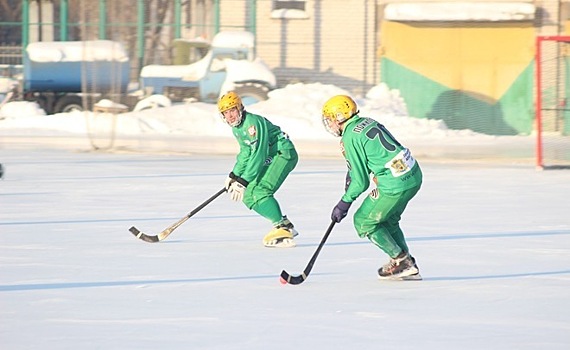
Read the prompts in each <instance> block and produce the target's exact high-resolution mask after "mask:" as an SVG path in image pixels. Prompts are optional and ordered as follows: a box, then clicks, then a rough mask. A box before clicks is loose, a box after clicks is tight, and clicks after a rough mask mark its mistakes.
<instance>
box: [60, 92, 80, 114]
mask: <svg viewBox="0 0 570 350" xmlns="http://www.w3.org/2000/svg"><path fill="white" fill-rule="evenodd" d="M83 110H84V108H83V101H82V100H81V97H79V96H63V97H62V98H60V99H59V101H57V103H56V104H55V107H54V111H53V112H54V113H68V112H73V111H83Z"/></svg>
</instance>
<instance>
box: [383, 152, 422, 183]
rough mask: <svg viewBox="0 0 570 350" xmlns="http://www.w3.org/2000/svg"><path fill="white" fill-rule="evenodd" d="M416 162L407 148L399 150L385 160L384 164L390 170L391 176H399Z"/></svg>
mask: <svg viewBox="0 0 570 350" xmlns="http://www.w3.org/2000/svg"><path fill="white" fill-rule="evenodd" d="M414 164H416V160H415V158H414V157H412V153H411V152H410V150H409V149H407V148H405V149H403V150H401V151H400V152H399V153H398V154H397V155H396V156H395V157H394V158H392V159H391V160H390V161H389V162H387V163H386V164H385V165H384V166H385V167H386V168H388V169H390V171H391V172H392V176H394V177H400V176H402V175H404V174H406V173H407V172H409V171H410V170H411V169H412V167H413V166H414Z"/></svg>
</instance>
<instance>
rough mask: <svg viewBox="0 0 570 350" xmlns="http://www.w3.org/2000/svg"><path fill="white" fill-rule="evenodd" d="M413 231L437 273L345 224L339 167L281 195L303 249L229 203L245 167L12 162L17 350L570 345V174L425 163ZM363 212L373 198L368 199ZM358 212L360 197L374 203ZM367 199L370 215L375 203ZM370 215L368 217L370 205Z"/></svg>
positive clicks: (7, 184) (423, 259)
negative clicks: (396, 259) (229, 179)
mask: <svg viewBox="0 0 570 350" xmlns="http://www.w3.org/2000/svg"><path fill="white" fill-rule="evenodd" d="M419 161H420V164H421V165H422V167H423V171H424V186H423V188H422V190H421V191H420V193H419V194H418V196H417V197H416V198H415V199H414V200H412V202H411V203H410V205H409V207H408V210H407V211H406V213H405V214H404V217H403V220H402V227H403V229H404V231H405V233H406V235H407V237H408V243H409V245H410V248H411V252H412V254H413V255H414V256H415V257H416V259H417V261H418V265H419V268H420V270H421V273H422V275H423V277H424V280H423V281H421V282H381V281H378V280H377V278H376V269H377V268H378V267H379V266H381V265H382V264H384V263H385V262H386V261H387V256H386V255H384V254H383V253H382V252H381V251H380V250H378V249H377V248H376V247H374V246H373V245H372V244H371V243H369V242H368V241H366V240H361V239H359V238H358V236H357V235H356V232H355V231H354V229H353V227H352V223H351V219H352V214H353V213H354V211H355V210H356V207H357V205H358V204H355V205H353V207H352V208H351V211H350V212H349V217H348V218H347V219H345V220H344V221H343V222H342V223H340V224H338V225H336V226H335V228H334V230H333V232H332V234H331V236H330V238H329V240H328V241H327V243H326V244H325V246H324V248H323V250H322V251H321V254H320V256H319V258H318V260H317V262H316V264H315V266H314V268H313V271H312V273H311V275H310V276H309V277H308V279H307V280H306V281H305V282H304V283H303V284H301V285H298V286H291V285H281V284H280V283H279V281H278V278H279V273H280V272H281V270H282V269H285V270H287V271H288V272H290V273H291V274H300V273H301V272H302V270H303V269H304V267H305V266H306V264H307V262H308V261H309V259H310V257H311V256H312V254H313V252H314V251H315V249H316V248H317V245H318V243H319V242H320V240H321V238H322V236H323V234H324V232H325V230H326V228H327V227H328V225H329V223H330V211H331V209H332V207H333V206H334V205H335V204H336V202H337V201H338V200H339V198H340V196H341V194H342V189H343V181H344V175H345V171H346V170H345V164H344V161H343V160H342V159H340V158H328V159H318V158H311V159H309V158H301V160H300V162H299V165H298V166H297V168H296V169H295V170H294V171H293V173H292V174H291V176H290V177H289V178H288V179H287V181H286V182H285V184H284V186H283V187H282V189H281V190H280V191H279V192H278V193H277V198H278V200H279V201H280V203H281V205H282V208H283V211H284V212H285V213H286V214H287V215H288V216H289V218H290V219H291V220H292V221H293V222H294V223H295V225H296V227H297V229H298V230H299V232H300V236H299V237H298V239H297V242H298V246H297V247H296V248H292V249H269V248H264V247H263V246H262V245H261V239H262V237H263V236H264V235H265V234H266V233H267V232H268V231H269V229H270V225H269V223H268V222H266V221H265V220H264V219H262V218H261V217H259V216H257V215H255V213H254V212H251V211H249V210H247V209H246V208H245V206H243V205H242V204H241V203H234V202H232V201H230V200H229V198H228V196H226V195H223V196H221V197H219V198H218V199H216V200H215V201H213V202H212V203H211V204H209V205H208V206H207V207H206V208H204V209H203V210H202V211H200V212H199V213H198V214H196V215H195V216H194V217H192V218H190V219H189V220H188V221H187V222H186V223H184V224H183V225H182V226H180V227H179V228H178V229H177V230H176V231H174V232H173V233H172V234H171V235H170V236H169V237H168V238H167V239H166V240H165V241H163V242H160V243H154V244H152V243H146V242H143V241H141V240H139V239H137V238H136V237H134V236H133V235H132V234H131V233H129V231H128V229H129V227H131V226H133V225H134V226H136V227H137V228H139V229H140V230H141V231H143V232H145V233H147V234H152V235H154V234H157V233H159V232H160V231H161V230H163V229H164V228H166V227H168V226H169V225H171V224H172V223H174V222H176V221H177V220H179V219H180V218H182V217H184V216H185V215H186V214H187V213H189V212H190V211H192V210H193V209H194V208H196V207H197V206H198V205H199V204H201V203H202V202H203V201H204V200H206V199H207V198H209V197H210V196H211V195H213V194H214V193H216V192H217V191H218V190H219V189H220V188H221V187H222V186H223V182H224V179H225V177H226V175H227V173H228V172H229V171H230V170H231V167H232V166H233V162H234V157H233V156H223V155H219V156H217V155H167V154H162V155H161V154H134V153H104V152H100V153H99V152H87V151H77V150H69V149H68V150H65V149H46V148H40V149H36V150H32V149H13V148H10V147H3V148H0V163H2V164H3V165H4V166H5V170H6V171H5V174H4V179H3V180H1V181H0V260H1V262H2V263H1V266H2V267H1V271H2V272H1V273H0V310H1V311H0V312H1V314H2V317H1V318H0V343H1V344H2V345H1V347H2V348H3V349H84V350H85V349H156V348H163V349H399V350H401V349H438V350H440V349H463V350H465V349H569V348H570V298H569V297H568V296H569V291H570V218H569V217H570V214H569V213H570V171H568V170H549V171H536V170H535V169H534V168H533V167H532V166H529V165H517V164H508V163H504V164H498V163H496V162H494V163H492V164H490V163H478V162H463V163H457V162H454V163H450V162H444V161H426V162H422V159H421V158H420V159H419ZM361 199H362V198H361ZM361 199H360V200H361ZM360 200H359V202H360ZM359 202H358V203H359Z"/></svg>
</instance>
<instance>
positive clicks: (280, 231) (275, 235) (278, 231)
mask: <svg viewBox="0 0 570 350" xmlns="http://www.w3.org/2000/svg"><path fill="white" fill-rule="evenodd" d="M298 235H299V233H298V232H297V230H295V228H294V227H293V224H292V223H291V221H289V219H287V217H286V216H284V217H283V219H282V220H281V221H280V222H279V223H278V224H277V225H275V227H274V228H273V230H271V231H270V232H269V233H268V234H267V235H265V237H263V245H264V246H266V247H269V248H292V247H294V246H296V245H297V244H296V243H295V241H294V240H293V238H294V237H296V236H298Z"/></svg>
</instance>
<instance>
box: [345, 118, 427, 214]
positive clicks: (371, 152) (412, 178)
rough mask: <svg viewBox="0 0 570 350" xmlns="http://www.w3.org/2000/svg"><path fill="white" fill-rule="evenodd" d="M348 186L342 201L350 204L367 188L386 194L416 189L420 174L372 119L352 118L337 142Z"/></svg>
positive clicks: (401, 148) (404, 150)
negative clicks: (372, 181)
mask: <svg viewBox="0 0 570 350" xmlns="http://www.w3.org/2000/svg"><path fill="white" fill-rule="evenodd" d="M341 149H342V153H343V155H344V157H345V159H346V162H347V166H348V172H349V174H348V175H349V177H350V184H349V185H348V187H347V188H346V191H345V193H344V195H343V196H342V200H343V201H345V202H349V203H351V202H353V201H354V200H355V199H356V198H358V196H360V195H361V194H362V193H363V192H364V191H366V190H367V189H368V187H369V185H370V174H372V175H373V176H374V182H376V185H377V187H378V189H379V190H380V191H381V192H383V193H387V194H391V193H398V192H402V191H405V190H407V189H410V188H413V187H416V186H419V185H420V184H421V182H422V172H421V170H420V166H419V164H418V162H416V160H415V159H414V157H413V156H412V154H411V153H410V151H409V150H408V149H407V148H406V147H404V146H402V145H401V144H400V143H399V142H398V141H397V140H396V139H395V138H394V136H392V135H391V134H390V132H389V131H388V130H387V129H386V128H385V127H384V125H382V124H380V123H379V122H377V121H376V120H374V119H371V118H362V117H359V116H354V117H352V118H351V119H349V120H348V121H347V122H346V125H345V126H344V131H343V134H342V139H341Z"/></svg>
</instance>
